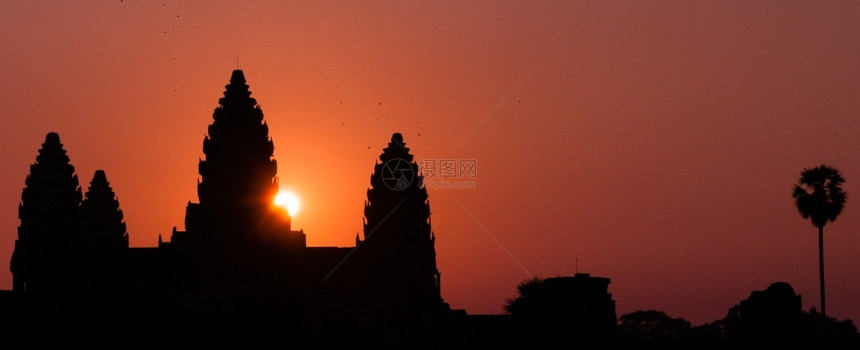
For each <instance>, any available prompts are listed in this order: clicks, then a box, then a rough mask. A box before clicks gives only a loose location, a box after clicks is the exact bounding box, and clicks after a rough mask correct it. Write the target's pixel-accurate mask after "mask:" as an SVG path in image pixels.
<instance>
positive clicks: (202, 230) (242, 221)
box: [175, 70, 305, 284]
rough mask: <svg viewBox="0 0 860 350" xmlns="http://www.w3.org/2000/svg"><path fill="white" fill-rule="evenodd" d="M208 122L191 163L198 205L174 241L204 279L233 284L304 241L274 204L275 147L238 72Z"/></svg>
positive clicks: (190, 206)
mask: <svg viewBox="0 0 860 350" xmlns="http://www.w3.org/2000/svg"><path fill="white" fill-rule="evenodd" d="M212 119H213V122H212V124H211V125H209V129H208V131H209V132H208V135H207V136H205V138H204V139H203V154H204V155H205V158H204V159H201V160H200V163H199V166H198V171H199V173H200V180H199V181H198V184H197V196H198V198H199V200H200V203H190V202H189V203H188V208H187V211H186V214H185V228H186V232H184V233H181V235H185V236H186V237H187V239H185V238H184V237H177V238H180V241H185V242H186V243H185V244H189V245H192V246H194V247H195V249H194V250H195V251H198V253H196V254H198V259H199V261H200V262H201V266H202V269H203V270H205V271H207V272H206V274H207V275H208V277H207V279H209V280H211V281H215V282H217V281H220V282H218V283H221V282H226V283H227V284H233V282H236V281H237V279H244V278H245V277H239V276H250V275H256V274H257V272H255V271H257V270H259V269H261V268H266V267H265V266H264V265H265V263H258V262H260V261H265V262H266V263H269V264H270V265H272V264H271V263H272V262H271V261H269V260H268V259H266V258H265V257H266V256H268V255H271V256H272V257H273V259H275V258H274V257H279V256H282V255H284V254H283V253H284V252H285V250H289V251H292V252H296V251H297V250H298V249H299V248H304V247H305V237H304V233H303V232H296V231H291V230H290V223H291V218H290V216H289V214H288V213H287V212H286V211H285V210H283V209H280V208H278V207H276V206H275V205H274V198H275V195H277V193H278V178H277V171H278V165H277V162H276V161H275V159H274V158H273V152H274V149H275V146H274V144H273V142H272V139H271V138H270V137H269V127H268V125H267V124H266V122H265V121H264V120H263V111H262V109H260V106H258V105H257V101H256V100H255V99H254V98H252V97H251V91H250V90H249V89H248V85H247V84H246V83H245V75H244V73H243V72H242V71H241V70H234V71H233V74H232V76H231V77H230V83H229V84H227V85H226V86H225V91H224V97H222V98H221V99H219V100H218V106H217V107H216V108H215V112H214V113H213V114H212ZM177 233H179V232H177ZM175 235H176V233H175ZM177 243H180V242H177ZM180 244H182V243H180ZM287 255H289V254H287ZM252 257H254V258H252ZM277 259H280V258H277ZM225 279H226V280H225ZM231 281H232V282H231ZM244 283H245V284H247V281H245V282H244Z"/></svg>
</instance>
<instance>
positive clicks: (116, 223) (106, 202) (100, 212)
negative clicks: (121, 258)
mask: <svg viewBox="0 0 860 350" xmlns="http://www.w3.org/2000/svg"><path fill="white" fill-rule="evenodd" d="M85 197H86V198H85V199H84V201H83V202H82V203H81V219H82V221H83V232H82V235H83V237H82V238H83V240H84V241H85V244H86V245H88V246H89V248H90V249H92V250H95V251H96V252H98V253H104V252H115V251H119V250H122V249H124V248H128V232H126V226H125V222H123V220H122V219H123V215H122V209H120V208H119V200H118V199H117V198H116V195H115V194H114V192H113V188H111V187H110V182H108V180H107V176H106V175H105V172H104V170H96V173H95V174H94V175H93V181H92V182H90V188H89V189H88V190H87V193H86V196H85Z"/></svg>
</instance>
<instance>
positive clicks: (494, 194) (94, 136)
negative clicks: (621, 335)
mask: <svg viewBox="0 0 860 350" xmlns="http://www.w3.org/2000/svg"><path fill="white" fill-rule="evenodd" d="M858 18H860V3H858V2H856V1H845V2H839V1H827V2H823V3H819V2H808V1H775V2H766V1H757V2H748V1H739V2H732V1H709V2H695V3H693V2H683V3H677V2H642V1H630V2H606V1H593V2H579V1H548V2H540V3H535V2H530V1H522V2H504V3H502V4H483V3H482V2H461V1H432V2H427V1H403V2H391V3H378V2H364V1H362V2H347V3H343V2H332V3H328V2H313V3H308V4H284V3H283V2H281V1H249V2H228V1H184V2H178V1H163V2H151V1H135V0H125V1H112V2H108V1H98V2H96V1H91V2H87V3H80V2H67V1H53V2H47V1H41V2H38V3H36V2H30V1H5V2H2V3H0V23H2V30H0V44H1V45H2V52H3V53H2V55H0V77H2V86H0V96H2V97H0V102H2V103H0V118H2V121H3V127H2V128H0V149H2V158H0V161H2V165H3V166H2V167H0V266H3V268H2V269H0V289H10V288H11V274H10V273H9V271H8V261H9V258H10V256H11V252H12V249H13V243H14V240H15V238H16V228H17V226H18V223H19V221H18V219H17V206H18V203H19V201H20V196H21V190H22V189H23V187H24V179H25V177H26V175H27V173H28V171H29V165H30V164H31V163H33V162H34V161H35V157H36V155H37V151H38V149H39V147H40V146H41V143H42V142H43V141H44V137H45V134H46V133H48V132H50V131H56V132H58V133H59V134H60V137H61V140H62V142H63V143H64V145H65V148H66V150H67V151H68V154H69V156H70V157H71V161H72V164H73V165H74V166H75V168H76V170H77V173H78V175H79V177H80V180H81V185H82V187H83V188H84V190H86V187H88V186H89V181H90V180H91V178H92V174H93V173H94V172H95V170H96V169H104V170H105V171H106V173H107V176H108V180H109V181H110V182H111V185H112V186H113V188H114V190H115V191H116V193H117V195H118V197H119V200H120V204H121V208H122V209H123V211H124V212H125V216H126V222H127V224H128V230H129V233H130V237H131V244H132V245H133V246H154V245H155V244H156V241H157V237H158V234H159V233H161V234H164V235H165V238H166V237H167V236H169V233H170V231H171V228H172V227H173V226H179V229H182V228H183V227H182V225H183V220H184V208H185V205H186V203H187V202H188V201H189V200H191V201H195V202H196V201H197V195H196V183H197V182H196V181H197V178H198V175H197V161H198V159H199V158H200V157H202V155H203V154H202V141H203V137H204V134H205V132H206V127H207V126H208V125H209V124H210V123H211V120H212V119H211V118H212V111H213V109H214V108H215V106H216V105H217V102H218V99H219V98H220V97H221V96H222V93H223V90H224V85H225V84H227V82H228V80H229V77H230V71H231V70H232V69H234V68H236V64H237V63H236V57H237V55H238V56H239V63H238V64H239V66H240V67H241V68H242V69H243V70H244V71H245V76H246V78H247V79H248V84H249V85H250V87H251V91H252V92H253V94H252V97H255V98H256V99H257V101H258V102H259V103H260V105H261V107H262V109H263V111H264V113H265V117H266V120H267V121H268V124H269V126H270V135H271V137H272V138H273V139H274V142H275V147H276V150H275V157H276V158H277V160H278V165H279V172H278V174H279V177H280V183H281V185H282V187H283V188H289V189H292V190H293V191H294V192H295V193H296V194H297V195H298V196H299V197H300V198H301V200H302V205H303V207H302V211H301V213H300V214H299V215H298V216H296V217H295V218H294V221H293V223H294V227H295V228H302V229H304V230H305V232H306V233H307V235H308V243H309V244H310V245H314V246H320V245H339V246H350V245H352V244H353V243H354V237H355V234H356V232H358V231H360V230H361V222H362V213H363V212H362V210H363V204H364V199H365V196H366V193H365V191H366V189H367V187H368V186H369V177H370V174H371V172H372V170H373V165H374V163H375V161H376V159H378V156H379V154H380V152H381V150H382V148H383V147H385V146H386V144H387V142H388V140H389V138H390V135H391V133H392V132H395V131H398V132H402V133H403V135H404V138H405V141H406V143H407V146H408V147H410V148H411V149H412V153H413V154H414V155H415V156H416V159H475V160H477V169H478V176H477V178H475V179H474V181H475V183H476V185H477V188H475V189H440V190H431V191H430V203H431V210H432V213H433V214H432V223H433V228H434V231H435V233H436V236H437V241H436V242H437V243H436V251H437V262H438V266H439V270H440V271H441V272H442V278H443V279H442V282H443V283H442V294H443V297H444V298H445V300H446V301H447V302H449V303H450V304H451V306H452V307H454V308H465V309H466V310H467V311H468V312H470V313H498V312H500V311H501V306H502V304H503V303H504V299H505V298H506V297H510V296H513V295H514V291H515V287H516V284H517V283H518V282H519V281H521V280H523V279H526V278H528V277H529V274H532V275H536V276H543V277H550V276H555V275H571V274H573V273H575V270H576V261H577V259H578V262H579V263H578V265H579V271H580V272H590V273H592V274H594V275H599V276H605V277H610V278H611V279H612V284H611V285H610V292H612V293H613V296H614V298H615V300H616V302H617V308H618V314H619V315H621V314H624V313H627V312H631V311H634V310H639V309H659V310H663V311H665V312H667V313H668V314H670V315H672V316H673V317H684V318H687V319H689V320H691V321H692V322H693V323H695V324H698V323H703V322H708V321H712V320H714V319H717V318H720V317H722V316H724V315H725V312H726V311H727V310H728V308H729V307H731V306H732V305H734V304H735V303H736V302H738V301H740V300H741V299H743V298H746V297H747V296H748V295H749V293H750V291H752V290H755V289H764V288H766V287H767V286H768V285H769V284H770V283H772V282H775V281H786V282H789V283H791V284H792V286H794V288H795V290H796V291H797V292H799V293H801V294H802V295H803V303H804V308H808V307H810V306H814V305H817V303H818V284H817V283H818V266H817V235H816V230H815V229H814V228H813V227H812V226H811V225H810V224H809V223H808V222H806V221H804V220H803V219H801V218H800V216H799V215H798V214H797V212H796V210H795V209H794V207H793V204H792V199H791V188H792V185H793V184H794V183H795V182H796V181H797V178H798V177H799V174H800V171H801V170H802V169H803V168H804V167H811V166H815V165H818V164H820V163H827V164H830V165H832V166H834V167H836V168H838V169H840V170H841V171H842V173H843V175H844V177H845V178H846V179H847V183H846V185H845V189H846V190H847V191H848V193H849V202H848V205H847V207H846V210H845V211H844V213H843V215H842V216H841V217H840V218H839V219H838V220H837V221H836V222H835V223H833V224H831V225H828V226H827V227H826V228H825V260H826V268H827V271H826V276H827V291H828V295H827V301H828V307H827V309H828V312H829V313H830V314H831V315H832V316H835V317H838V318H853V319H854V320H855V321H857V320H860V254H858V252H860V214H858V211H857V208H858V203H860V201H858V200H854V198H858V197H854V194H855V193H860V190H856V189H858V188H860V187H857V186H856V185H855V183H860V162H858V158H857V155H858V154H860V141H858V140H860V118H858V111H860V88H858V87H860V65H858V62H860V28H858V23H860V21H858V20H857V19H858Z"/></svg>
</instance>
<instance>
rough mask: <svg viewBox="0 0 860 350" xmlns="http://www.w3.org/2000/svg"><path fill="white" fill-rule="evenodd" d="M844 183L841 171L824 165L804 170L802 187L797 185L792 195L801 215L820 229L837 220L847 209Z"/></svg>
mask: <svg viewBox="0 0 860 350" xmlns="http://www.w3.org/2000/svg"><path fill="white" fill-rule="evenodd" d="M844 182H845V179H843V178H842V175H841V174H840V173H839V170H836V169H833V168H831V167H828V166H826V165H823V164H822V165H820V166H818V167H815V168H811V169H803V172H801V173H800V185H795V186H794V193H792V197H794V201H795V202H794V204H795V206H796V207H797V210H798V211H799V212H800V215H801V216H802V217H803V218H804V219H810V221H812V225H813V226H815V227H818V228H822V227H824V225H825V224H827V223H828V222H833V221H834V220H836V217H837V216H839V214H840V213H842V209H843V208H844V207H845V198H846V195H845V191H843V190H842V183H844Z"/></svg>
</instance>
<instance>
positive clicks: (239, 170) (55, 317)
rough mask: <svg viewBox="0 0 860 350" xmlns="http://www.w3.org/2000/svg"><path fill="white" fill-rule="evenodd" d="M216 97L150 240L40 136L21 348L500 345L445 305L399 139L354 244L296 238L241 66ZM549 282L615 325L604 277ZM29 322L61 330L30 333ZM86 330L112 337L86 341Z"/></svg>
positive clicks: (24, 230)
mask: <svg viewBox="0 0 860 350" xmlns="http://www.w3.org/2000/svg"><path fill="white" fill-rule="evenodd" d="M218 104H219V105H218V106H217V107H216V108H215V111H214V113H213V116H212V117H213V121H212V124H211V125H209V127H208V135H207V136H205V137H204V139H203V153H204V158H203V159H201V160H200V162H199V166H198V170H199V175H200V177H199V180H198V184H197V194H198V202H192V201H189V202H188V204H187V207H186V212H185V222H184V230H178V229H177V228H176V227H174V228H173V230H172V232H171V234H170V237H169V239H163V238H162V237H161V236H159V238H158V245H157V246H156V247H140V248H139V247H129V243H128V242H129V238H128V237H129V234H128V232H127V230H126V225H125V223H124V222H123V212H122V210H121V209H120V203H119V201H118V200H117V197H116V195H115V193H114V192H113V189H112V188H111V186H110V182H108V178H107V174H105V172H104V171H102V170H98V171H96V172H95V174H94V175H93V178H92V181H91V182H90V185H89V187H88V189H87V191H86V193H83V194H82V190H81V187H80V186H79V182H78V178H77V175H76V174H75V168H74V167H73V166H72V165H71V162H70V159H69V157H68V156H67V154H66V151H65V150H64V149H63V145H62V143H61V142H60V137H59V135H58V134H56V133H53V132H52V133H49V134H47V136H46V138H45V142H44V143H43V144H42V147H41V149H40V150H39V155H38V156H37V157H36V162H35V163H34V164H32V165H31V167H30V174H29V175H28V176H27V179H26V182H25V185H26V186H25V188H24V190H23V193H22V196H21V204H20V206H19V218H20V220H21V223H20V226H19V227H18V239H17V240H16V241H15V249H14V253H13V255H12V260H11V265H10V269H11V271H12V274H13V292H12V293H11V294H4V295H3V298H4V299H2V300H0V301H3V303H0V307H6V308H7V309H8V310H6V311H8V313H7V314H11V315H17V318H16V319H15V320H14V322H11V323H10V324H7V325H5V327H6V328H7V329H12V330H17V334H19V337H20V339H18V341H19V343H18V345H27V346H30V345H35V346H36V347H39V346H43V345H44V346H54V345H58V344H65V343H62V342H61V340H58V339H66V340H69V339H70V340H71V341H72V343H82V344H89V345H96V346H101V345H109V346H117V345H119V346H123V347H129V346H131V347H155V346H158V347H163V346H168V345H169V346H173V345H191V344H193V345H207V344H208V345H213V346H223V345H225V344H230V345H243V344H245V345H247V344H256V343H265V344H279V345H300V346H313V347H316V346H350V345H355V344H360V345H380V346H382V347H400V346H404V345H407V344H425V345H429V346H431V347H432V346H440V347H441V346H445V345H450V344H462V343H463V342H465V344H471V345H476V346H480V345H503V344H505V342H507V341H508V340H510V337H511V336H510V335H508V336H507V337H505V336H501V337H499V334H500V333H506V332H510V331H512V329H513V328H514V327H515V326H516V323H515V321H512V320H511V319H508V318H504V319H500V318H495V317H490V316H487V317H469V316H467V315H466V313H465V311H463V310H452V309H451V308H450V307H449V305H448V304H447V303H446V302H445V301H444V300H443V298H442V295H441V287H440V286H441V276H442V274H441V273H440V272H439V270H438V269H437V266H436V251H435V239H436V238H435V234H434V232H433V229H432V227H431V222H430V205H429V201H428V195H427V190H426V189H425V188H424V187H423V186H422V181H421V180H422V176H421V173H420V169H419V168H418V165H417V164H416V162H415V161H414V160H413V155H412V154H411V153H410V149H409V148H408V147H406V143H405V142H404V140H403V136H402V135H401V134H399V133H395V134H393V135H392V136H391V140H390V142H389V143H388V145H387V147H386V148H384V149H383V152H382V154H381V155H380V157H379V160H378V161H377V163H376V164H375V165H374V167H373V172H372V174H371V176H370V187H369V188H368V190H367V200H366V202H365V205H364V232H363V235H361V236H359V235H356V237H355V242H356V244H355V246H354V247H308V246H307V244H306V239H305V233H304V231H303V230H294V229H293V228H292V226H291V218H290V216H289V214H288V213H287V212H286V210H284V209H282V208H279V207H277V206H275V205H274V204H273V200H274V197H275V195H276V194H277V192H278V177H277V162H276V161H275V159H274V158H273V151H274V144H273V141H272V139H271V138H270V137H269V135H268V125H267V123H266V121H265V120H264V118H263V111H262V110H261V109H260V107H259V106H258V105H257V102H256V100H255V99H254V98H252V97H251V92H250V90H249V86H248V85H247V84H246V81H245V77H244V74H243V72H242V71H241V70H234V71H233V73H232V76H231V78H230V82H229V84H228V85H226V89H225V92H224V96H223V97H222V98H221V99H220V100H219V101H218ZM551 282H552V283H554V284H555V285H558V286H561V289H559V290H560V291H561V292H562V293H567V294H564V295H571V296H572V297H576V298H578V299H580V300H585V301H586V302H585V304H588V303H587V301H588V300H590V299H589V298H591V299H593V300H596V303H597V305H600V307H597V308H592V309H595V310H596V311H593V312H594V313H596V314H599V316H595V317H599V318H600V319H602V320H605V321H607V322H603V323H602V324H601V326H599V327H597V328H595V327H594V326H590V327H591V328H589V329H590V330H591V331H590V332H603V333H606V334H609V333H611V332H612V331H613V330H614V327H615V304H614V301H612V299H611V295H610V294H609V293H608V291H607V286H608V284H609V279H604V278H591V277H589V276H588V275H577V276H576V277H575V278H569V279H556V280H552V281H551ZM578 291H584V292H582V293H580V292H578ZM577 293H579V294H582V295H579V294H577ZM583 293H584V294H583ZM564 295H562V294H559V293H555V294H553V297H554V298H556V299H564ZM583 298H584V299H583ZM585 304H583V303H578V304H575V305H579V306H577V308H578V309H577V310H578V311H572V312H579V313H580V316H583V315H584V316H583V317H585V319H578V321H576V322H579V323H576V324H577V325H585V324H587V323H588V322H586V321H583V320H586V319H588V317H590V314H588V313H587V312H586V313H583V312H584V311H582V310H585V309H584V307H582V305H585ZM10 305H11V306H10ZM570 305H574V304H570ZM570 307H573V306H570ZM588 312H592V311H588ZM39 315H41V316H44V315H49V316H51V317H50V318H51V319H52V321H49V322H45V321H44V318H43V317H41V316H39ZM524 320H526V322H530V323H531V321H529V318H528V317H526V318H524ZM571 322H572V321H571ZM0 326H4V325H2V324H0ZM38 327H41V328H40V329H43V330H44V329H47V330H49V331H50V332H53V334H56V335H58V337H54V338H52V337H42V338H40V337H39V336H38V334H35V333H38V332H36V331H34V330H33V329H39V328H38ZM93 329H100V330H108V331H109V332H108V333H109V334H110V335H108V336H106V337H91V333H92V332H93ZM607 337H608V336H607Z"/></svg>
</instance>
